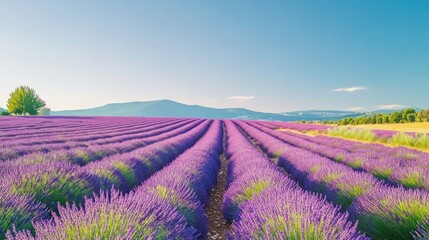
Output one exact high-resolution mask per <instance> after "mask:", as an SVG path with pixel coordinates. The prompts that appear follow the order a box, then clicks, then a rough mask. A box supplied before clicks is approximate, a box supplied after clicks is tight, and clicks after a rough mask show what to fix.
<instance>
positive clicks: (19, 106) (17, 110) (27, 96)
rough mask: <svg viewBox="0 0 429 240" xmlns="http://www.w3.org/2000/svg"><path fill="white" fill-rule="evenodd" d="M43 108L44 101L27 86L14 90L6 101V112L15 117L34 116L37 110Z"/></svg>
mask: <svg viewBox="0 0 429 240" xmlns="http://www.w3.org/2000/svg"><path fill="white" fill-rule="evenodd" d="M44 106H46V103H45V101H43V100H42V99H41V98H40V97H39V95H37V94H36V92H35V91H34V89H32V88H30V87H28V86H20V87H18V88H16V89H15V91H13V92H12V93H11V94H10V98H9V100H8V101H7V110H8V112H9V113H10V114H16V115H26V114H30V115H36V114H37V112H38V110H39V109H40V108H42V107H44Z"/></svg>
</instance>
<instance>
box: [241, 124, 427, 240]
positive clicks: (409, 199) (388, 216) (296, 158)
mask: <svg viewBox="0 0 429 240" xmlns="http://www.w3.org/2000/svg"><path fill="white" fill-rule="evenodd" d="M236 123H237V125H239V126H240V127H241V128H242V129H243V131H244V132H245V133H246V134H248V135H249V136H250V137H252V138H254V139H255V141H256V142H257V143H258V144H260V146H261V147H262V149H263V150H264V151H266V152H267V153H269V154H270V155H271V156H273V157H277V158H279V160H278V165H279V166H281V167H282V168H284V169H285V170H286V171H287V172H288V173H289V174H291V176H292V177H293V178H294V179H295V180H297V181H298V182H300V183H301V185H303V186H304V187H305V188H308V189H310V190H313V191H317V192H320V193H322V194H323V195H324V196H326V197H327V198H328V199H329V200H331V201H334V202H336V203H338V204H340V205H342V206H343V208H344V209H347V207H348V206H350V208H348V210H349V211H350V212H351V215H352V216H353V217H354V218H355V219H357V220H359V229H360V230H362V231H364V232H366V233H368V234H369V235H370V236H371V237H373V238H375V239H386V238H385V236H390V237H387V239H409V238H411V236H412V234H413V232H414V231H416V230H417V228H418V226H419V224H422V223H423V222H424V221H426V220H427V219H428V218H429V198H428V192H426V191H422V190H407V189H405V188H403V187H401V186H398V187H392V186H388V185H386V184H385V182H383V181H380V180H378V179H376V178H375V177H374V176H373V175H371V174H369V173H366V172H362V171H356V170H354V169H353V168H351V167H349V166H347V165H344V164H342V163H338V162H335V161H332V159H328V158H326V157H323V156H321V155H319V154H315V153H313V152H311V151H309V150H306V149H303V148H298V147H294V146H292V145H290V144H288V143H286V142H284V141H282V140H280V139H279V138H276V137H274V136H272V135H270V134H273V135H274V133H273V132H270V131H271V130H269V131H268V130H267V131H261V130H260V129H258V128H255V127H253V126H252V125H254V124H252V123H245V122H238V121H237V122H236ZM394 199H396V200H394ZM389 209H390V210H389Z"/></svg>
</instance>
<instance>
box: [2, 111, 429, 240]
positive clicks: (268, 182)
mask: <svg viewBox="0 0 429 240" xmlns="http://www.w3.org/2000/svg"><path fill="white" fill-rule="evenodd" d="M284 127H285V123H279V122H267V121H244V120H208V119H190V118H143V117H2V118H0V178H1V182H0V239H17V240H18V239H19V240H20V239H48V240H50V239H52V240H54V239H87V240H89V239H326V240H331V239H429V192H428V190H429V177H427V176H429V154H428V153H424V152H420V151H417V150H412V149H408V148H405V147H395V148H391V147H387V146H384V145H380V144H373V143H361V142H356V141H349V140H345V139H341V138H333V137H329V136H308V135H304V134H299V133H297V132H296V131H277V130H276V129H278V128H284ZM305 127H306V126H304V125H302V126H301V125H300V124H289V125H288V128H290V129H293V130H300V129H302V128H305ZM307 127H308V125H307ZM314 128H317V126H315V127H314ZM320 128H323V127H320ZM310 130H313V129H310Z"/></svg>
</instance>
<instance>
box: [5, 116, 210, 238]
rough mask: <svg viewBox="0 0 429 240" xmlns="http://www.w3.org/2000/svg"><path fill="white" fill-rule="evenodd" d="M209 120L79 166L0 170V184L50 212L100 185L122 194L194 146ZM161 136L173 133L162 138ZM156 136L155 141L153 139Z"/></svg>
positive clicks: (41, 165)
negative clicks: (41, 204)
mask: <svg viewBox="0 0 429 240" xmlns="http://www.w3.org/2000/svg"><path fill="white" fill-rule="evenodd" d="M210 122H211V121H209V120H205V121H197V122H196V124H192V125H190V126H188V125H187V128H185V129H182V130H180V131H176V130H175V129H174V130H171V131H169V132H168V133H161V134H159V135H156V136H154V137H153V138H154V139H153V143H152V144H150V145H147V146H145V147H143V148H138V149H136V150H134V151H131V152H129V153H124V154H118V155H114V156H110V157H105V158H102V159H100V160H99V161H96V162H92V163H90V164H87V165H85V166H83V167H80V166H79V165H76V164H71V163H68V162H65V161H46V162H44V161H41V163H39V164H30V165H28V164H27V165H26V164H23V165H20V164H16V165H14V166H13V167H8V168H5V170H3V171H2V175H1V176H0V178H1V180H2V184H1V185H0V187H1V189H3V190H4V191H5V192H6V193H7V194H13V195H14V196H15V195H16V196H22V197H23V198H28V199H32V200H34V201H33V204H34V206H36V207H37V206H39V205H40V204H39V203H43V204H44V205H46V206H47V208H48V209H49V210H54V211H59V209H61V205H62V206H64V205H65V204H67V203H72V202H74V203H75V204H76V205H79V204H80V203H83V201H84V199H85V197H90V196H91V195H92V194H93V192H99V190H100V189H106V190H110V188H111V187H112V186H114V187H117V188H118V189H119V190H121V191H122V192H128V191H130V190H131V189H132V188H133V187H134V186H137V185H138V184H139V183H140V182H142V181H144V180H146V179H147V178H148V177H149V176H150V175H152V174H153V173H155V172H156V171H158V170H160V169H161V168H163V167H164V166H166V165H167V164H168V163H170V162H171V161H172V160H173V159H174V158H175V157H176V156H177V155H179V154H180V153H182V152H184V151H185V150H186V149H188V148H189V147H191V146H193V145H194V143H195V142H196V141H197V140H198V139H199V138H200V137H201V136H202V135H203V134H204V132H205V131H206V130H207V129H208V127H209V125H210ZM179 128H182V127H179ZM185 131H186V133H185ZM164 134H176V135H175V136H174V135H173V136H171V135H170V136H168V137H166V136H164ZM156 137H159V139H155V138H156ZM15 161H16V160H13V161H10V163H15ZM8 163H9V162H8ZM2 204H5V205H10V204H9V203H7V202H6V200H4V201H2V202H0V205H2ZM38 204H39V205H38ZM58 204H59V205H58ZM29 205H31V204H29ZM24 210H25V209H24V208H23V211H24ZM30 216H31V215H30ZM0 220H3V222H0V225H2V226H4V227H3V231H6V230H7V229H11V227H12V225H11V224H13V223H14V221H10V220H7V219H6V218H4V219H0ZM23 221H26V223H27V225H25V226H26V227H19V228H17V229H18V230H21V229H25V228H27V227H28V226H29V225H28V223H29V220H25V218H24V217H23ZM17 223H19V221H17ZM30 226H31V224H30Z"/></svg>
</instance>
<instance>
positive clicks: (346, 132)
mask: <svg viewBox="0 0 429 240" xmlns="http://www.w3.org/2000/svg"><path fill="white" fill-rule="evenodd" d="M328 135H329V136H333V137H344V138H349V139H356V140H362V141H368V142H375V141H376V140H377V135H375V133H374V132H373V131H372V130H369V129H361V128H349V127H347V126H340V127H335V128H330V129H328Z"/></svg>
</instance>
